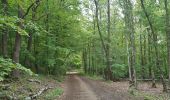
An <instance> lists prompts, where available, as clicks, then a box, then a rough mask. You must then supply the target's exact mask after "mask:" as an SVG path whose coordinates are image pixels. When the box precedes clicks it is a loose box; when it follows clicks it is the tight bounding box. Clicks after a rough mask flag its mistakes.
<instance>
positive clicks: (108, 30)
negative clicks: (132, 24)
mask: <svg viewBox="0 0 170 100" xmlns="http://www.w3.org/2000/svg"><path fill="white" fill-rule="evenodd" d="M107 17H108V19H107V24H108V25H107V33H108V34H107V44H106V61H107V62H106V63H107V68H106V70H107V77H108V80H113V77H112V69H111V62H112V61H111V60H112V59H111V53H110V51H111V47H110V45H111V39H110V38H111V33H110V0H107Z"/></svg>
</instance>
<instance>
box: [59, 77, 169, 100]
mask: <svg viewBox="0 0 170 100" xmlns="http://www.w3.org/2000/svg"><path fill="white" fill-rule="evenodd" d="M138 86H139V90H136V91H135V92H133V93H131V92H129V89H128V82H127V81H121V82H106V81H104V80H94V79H89V78H87V77H84V76H80V75H77V74H70V75H68V76H67V78H66V80H65V82H64V83H63V88H64V93H63V95H62V96H61V98H59V100H170V96H168V94H164V93H162V91H161V89H162V88H161V85H159V84H158V85H157V86H158V88H150V83H148V82H140V83H139V85H138Z"/></svg>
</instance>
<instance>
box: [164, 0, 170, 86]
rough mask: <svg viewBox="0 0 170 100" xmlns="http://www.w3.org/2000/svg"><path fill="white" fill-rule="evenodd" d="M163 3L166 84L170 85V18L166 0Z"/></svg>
mask: <svg viewBox="0 0 170 100" xmlns="http://www.w3.org/2000/svg"><path fill="white" fill-rule="evenodd" d="M164 4H165V12H166V16H165V17H166V36H167V54H168V56H167V63H168V68H169V80H168V81H169V82H168V85H169V87H170V22H169V21H170V19H169V17H170V16H169V9H168V4H169V2H168V0H164Z"/></svg>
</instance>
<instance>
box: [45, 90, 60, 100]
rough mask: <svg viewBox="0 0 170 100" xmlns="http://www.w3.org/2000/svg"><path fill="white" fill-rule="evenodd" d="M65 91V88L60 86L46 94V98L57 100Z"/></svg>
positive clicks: (46, 99)
mask: <svg viewBox="0 0 170 100" xmlns="http://www.w3.org/2000/svg"><path fill="white" fill-rule="evenodd" d="M62 93H63V89H62V88H60V87H57V88H55V89H54V90H52V91H50V92H48V93H47V94H46V95H45V100H55V99H56V98H58V97H59V96H60V95H62Z"/></svg>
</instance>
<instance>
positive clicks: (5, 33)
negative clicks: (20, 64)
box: [1, 0, 8, 58]
mask: <svg viewBox="0 0 170 100" xmlns="http://www.w3.org/2000/svg"><path fill="white" fill-rule="evenodd" d="M1 2H2V6H3V15H4V16H8V1H7V0H1ZM7 47H8V30H7V29H4V30H3V34H2V53H3V57H4V58H7V57H8V49H7Z"/></svg>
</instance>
